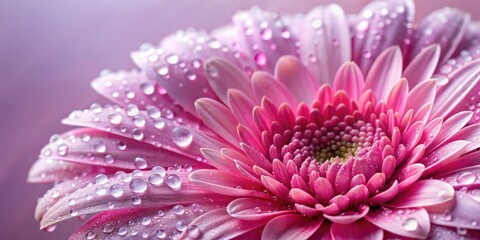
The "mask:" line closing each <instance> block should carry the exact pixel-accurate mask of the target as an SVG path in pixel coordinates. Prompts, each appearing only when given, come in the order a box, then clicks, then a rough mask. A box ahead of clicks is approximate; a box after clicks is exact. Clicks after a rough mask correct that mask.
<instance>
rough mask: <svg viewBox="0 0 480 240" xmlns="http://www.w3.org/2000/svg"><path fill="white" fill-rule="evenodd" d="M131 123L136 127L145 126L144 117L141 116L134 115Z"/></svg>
mask: <svg viewBox="0 0 480 240" xmlns="http://www.w3.org/2000/svg"><path fill="white" fill-rule="evenodd" d="M133 125H135V127H138V128H143V127H145V118H144V117H142V116H135V117H133Z"/></svg>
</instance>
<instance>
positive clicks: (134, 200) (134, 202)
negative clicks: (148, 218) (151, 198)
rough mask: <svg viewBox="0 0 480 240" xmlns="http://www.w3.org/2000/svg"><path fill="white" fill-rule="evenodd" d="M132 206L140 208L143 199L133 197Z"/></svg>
mask: <svg viewBox="0 0 480 240" xmlns="http://www.w3.org/2000/svg"><path fill="white" fill-rule="evenodd" d="M131 201H132V204H133V205H135V206H138V205H140V204H141V203H142V199H141V198H140V197H139V196H132V199H131Z"/></svg>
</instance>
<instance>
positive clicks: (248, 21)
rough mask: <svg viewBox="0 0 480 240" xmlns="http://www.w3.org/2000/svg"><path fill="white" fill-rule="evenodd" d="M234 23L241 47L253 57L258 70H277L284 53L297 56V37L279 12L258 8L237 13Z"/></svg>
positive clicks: (271, 71)
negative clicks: (277, 13) (278, 15)
mask: <svg viewBox="0 0 480 240" xmlns="http://www.w3.org/2000/svg"><path fill="white" fill-rule="evenodd" d="M233 23H234V24H235V28H236V30H237V42H238V45H239V47H240V50H242V51H244V52H246V53H247V56H250V57H251V60H253V61H254V62H255V64H256V67H257V68H258V69H261V70H266V71H268V72H270V73H273V70H274V68H275V64H276V63H277V61H278V59H279V58H280V57H281V56H284V55H297V48H298V47H297V46H296V42H297V39H296V38H295V37H294V36H292V34H291V32H290V29H288V27H287V26H286V25H285V24H284V23H283V22H282V19H279V18H278V17H276V14H274V13H272V12H266V11H262V10H260V9H259V8H258V7H254V8H252V9H251V10H250V11H244V12H239V13H237V14H236V15H235V16H233ZM249 59H250V58H249Z"/></svg>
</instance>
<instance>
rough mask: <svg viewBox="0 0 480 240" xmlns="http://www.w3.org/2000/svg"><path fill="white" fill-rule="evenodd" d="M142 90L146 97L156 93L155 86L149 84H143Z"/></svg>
mask: <svg viewBox="0 0 480 240" xmlns="http://www.w3.org/2000/svg"><path fill="white" fill-rule="evenodd" d="M140 88H141V89H142V92H143V94H145V95H152V94H153V93H154V92H155V85H153V84H152V83H149V82H145V83H142V84H141V85H140Z"/></svg>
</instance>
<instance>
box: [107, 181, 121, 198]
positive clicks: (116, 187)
mask: <svg viewBox="0 0 480 240" xmlns="http://www.w3.org/2000/svg"><path fill="white" fill-rule="evenodd" d="M108 191H109V192H110V195H112V196H113V197H116V198H118V197H121V196H122V195H123V187H122V186H121V185H120V184H113V185H112V186H110V189H109V190H108Z"/></svg>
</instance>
